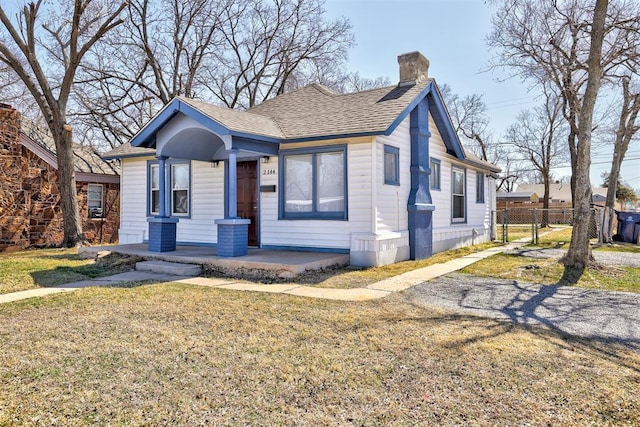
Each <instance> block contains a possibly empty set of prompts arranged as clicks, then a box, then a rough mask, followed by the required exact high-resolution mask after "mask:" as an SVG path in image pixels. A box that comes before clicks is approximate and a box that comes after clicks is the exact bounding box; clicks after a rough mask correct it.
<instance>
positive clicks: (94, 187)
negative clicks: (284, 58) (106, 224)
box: [87, 184, 104, 218]
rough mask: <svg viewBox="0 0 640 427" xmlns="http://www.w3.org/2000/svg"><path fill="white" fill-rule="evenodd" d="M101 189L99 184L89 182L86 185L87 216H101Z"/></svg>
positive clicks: (102, 213)
mask: <svg viewBox="0 0 640 427" xmlns="http://www.w3.org/2000/svg"><path fill="white" fill-rule="evenodd" d="M103 191H104V187H102V185H101V184H89V185H88V186H87V207H88V209H89V218H102V217H103V216H104V211H103V206H102V203H103Z"/></svg>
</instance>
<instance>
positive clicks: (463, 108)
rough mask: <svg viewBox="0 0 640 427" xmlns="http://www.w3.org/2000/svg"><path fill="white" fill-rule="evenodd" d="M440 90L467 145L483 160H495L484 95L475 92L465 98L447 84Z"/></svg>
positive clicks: (456, 128) (458, 131)
mask: <svg viewBox="0 0 640 427" xmlns="http://www.w3.org/2000/svg"><path fill="white" fill-rule="evenodd" d="M440 91H441V92H442V96H443V98H444V100H445V103H446V104H447V109H448V110H449V114H450V115H451V120H452V121H453V124H454V126H455V130H456V132H457V133H458V135H459V136H461V137H462V138H463V144H464V145H465V147H466V148H467V149H470V150H471V151H472V152H473V153H474V154H476V155H477V156H478V157H480V158H481V159H482V160H486V161H495V159H491V158H490V157H491V156H490V153H491V151H492V148H493V147H492V145H494V144H493V133H492V132H491V129H490V127H489V122H490V120H489V115H488V114H487V106H486V104H485V103H484V101H483V99H482V95H480V94H477V93H474V94H472V95H467V96H465V97H464V98H463V97H460V96H459V95H458V94H455V93H453V91H452V90H451V88H450V87H449V85H447V84H444V85H442V87H441V88H440Z"/></svg>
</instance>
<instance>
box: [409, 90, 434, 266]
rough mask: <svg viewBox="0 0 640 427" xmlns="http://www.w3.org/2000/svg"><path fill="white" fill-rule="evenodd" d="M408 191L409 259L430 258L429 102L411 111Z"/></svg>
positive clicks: (425, 101) (432, 207)
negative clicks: (409, 183) (409, 180)
mask: <svg viewBox="0 0 640 427" xmlns="http://www.w3.org/2000/svg"><path fill="white" fill-rule="evenodd" d="M409 134H410V138H411V166H410V168H409V172H410V174H411V175H410V176H411V191H410V192H409V199H408V201H407V211H408V224H409V257H410V258H411V259H412V260H417V259H424V258H429V257H430V256H431V255H433V222H432V218H433V210H434V209H435V206H434V205H433V203H432V200H431V193H430V192H429V185H430V183H429V181H430V180H429V174H430V172H431V170H430V168H429V166H430V164H429V159H430V157H429V139H430V138H431V132H430V131H429V102H428V101H427V99H426V98H423V99H422V100H421V101H420V102H419V103H418V104H417V105H416V106H415V108H414V109H413V110H412V111H411V115H410V127H409Z"/></svg>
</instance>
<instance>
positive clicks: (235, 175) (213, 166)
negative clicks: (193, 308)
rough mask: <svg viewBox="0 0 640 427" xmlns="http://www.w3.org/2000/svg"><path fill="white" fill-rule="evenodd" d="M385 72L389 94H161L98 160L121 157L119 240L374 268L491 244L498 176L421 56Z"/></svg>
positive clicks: (161, 248)
mask: <svg viewBox="0 0 640 427" xmlns="http://www.w3.org/2000/svg"><path fill="white" fill-rule="evenodd" d="M398 63H399V66H400V82H399V83H398V84H397V85H394V86H391V87H385V88H380V89H372V90H367V91H363V92H357V93H349V94H340V93H336V92H333V91H331V90H330V89H328V88H326V87H323V86H321V85H319V84H311V85H309V86H306V87H304V88H302V89H299V90H296V91H292V92H290V93H286V94H283V95H280V96H277V97H275V98H273V99H270V100H268V101H266V102H264V103H262V104H260V105H258V106H255V107H253V108H251V109H249V110H247V111H236V110H231V109H228V108H223V107H219V106H215V105H211V104H208V103H205V102H202V101H198V100H194V99H188V98H183V97H177V98H175V99H173V100H172V101H171V102H170V103H169V104H167V105H166V106H165V107H164V108H163V109H162V110H161V111H160V112H159V113H158V114H156V115H155V116H154V117H153V118H152V119H151V120H150V121H149V123H147V125H146V126H145V127H144V128H142V129H141V130H140V132H139V133H138V134H137V135H135V136H134V137H133V139H132V140H131V141H130V144H126V145H123V146H121V147H118V148H116V149H115V150H113V151H111V152H109V153H107V154H106V155H105V156H104V157H105V158H107V159H116V158H117V159H121V168H122V173H121V188H122V193H121V201H122V206H121V221H120V232H119V235H120V243H121V244H123V243H141V242H147V243H148V245H149V246H148V248H149V250H150V251H154V252H165V251H174V250H175V249H176V244H181V245H210V246H215V248H216V249H215V250H216V252H217V255H218V256H222V257H235V256H242V255H244V254H246V253H247V247H248V246H252V247H258V248H266V249H269V248H271V249H288V250H295V251H320V252H336V253H345V254H349V255H350V262H351V264H352V265H357V266H375V265H383V264H388V263H393V262H397V261H401V260H407V259H422V258H426V257H429V256H431V255H432V254H433V253H434V252H439V251H443V250H446V249H449V248H454V247H459V246H463V245H469V244H472V243H479V242H482V241H487V240H490V239H491V238H492V237H493V233H494V231H493V230H494V228H493V226H494V224H492V215H491V213H492V211H493V210H494V209H495V177H496V176H495V174H496V173H497V172H499V169H498V168H497V167H496V166H494V165H492V164H490V163H487V162H484V161H482V160H480V159H478V158H476V157H475V156H473V155H471V154H470V153H467V152H465V150H464V149H463V148H462V146H461V144H460V141H459V140H458V137H457V135H456V133H455V131H454V128H453V126H452V123H451V119H450V117H449V115H448V113H447V110H446V108H445V105H444V103H443V100H442V96H441V94H440V92H439V90H438V87H437V85H436V82H435V80H433V79H431V78H429V77H428V67H429V61H428V60H427V59H426V58H425V57H424V56H422V55H421V54H420V53H418V52H412V53H409V54H404V55H400V56H399V57H398Z"/></svg>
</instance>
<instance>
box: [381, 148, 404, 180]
mask: <svg viewBox="0 0 640 427" xmlns="http://www.w3.org/2000/svg"><path fill="white" fill-rule="evenodd" d="M399 159H400V149H399V148H396V147H391V146H389V145H385V146H384V183H385V184H388V185H400V172H399V169H400V160H399Z"/></svg>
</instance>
